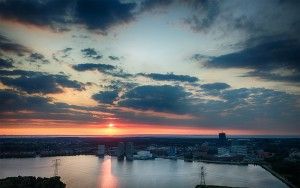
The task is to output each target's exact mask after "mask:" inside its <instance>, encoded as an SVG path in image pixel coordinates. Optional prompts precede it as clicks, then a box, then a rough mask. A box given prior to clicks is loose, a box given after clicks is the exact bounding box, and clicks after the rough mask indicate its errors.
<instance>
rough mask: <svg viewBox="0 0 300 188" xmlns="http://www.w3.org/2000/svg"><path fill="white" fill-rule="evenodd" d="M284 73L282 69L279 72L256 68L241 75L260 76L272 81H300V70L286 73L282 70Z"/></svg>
mask: <svg viewBox="0 0 300 188" xmlns="http://www.w3.org/2000/svg"><path fill="white" fill-rule="evenodd" d="M282 73H283V74H280V69H279V71H278V72H271V71H267V70H255V71H250V72H247V73H245V74H244V75H242V76H241V77H259V78H261V79H263V80H270V81H279V82H295V83H297V82H300V72H299V71H292V72H290V73H288V74H284V70H282Z"/></svg>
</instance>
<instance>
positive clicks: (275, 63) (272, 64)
mask: <svg viewBox="0 0 300 188" xmlns="http://www.w3.org/2000/svg"><path fill="white" fill-rule="evenodd" d="M299 52H300V43H299V41H298V40H293V39H286V40H276V41H268V42H265V43H263V44H258V45H257V46H254V47H249V48H245V49H243V50H241V51H238V52H234V53H230V54H225V55H221V56H217V57H213V58H212V59H211V61H209V62H208V63H207V64H206V66H207V67H215V68H235V67H237V68H255V69H274V68H280V67H281V68H282V67H286V68H295V69H297V70H300V65H299V63H298V62H299V61H300V53H299Z"/></svg>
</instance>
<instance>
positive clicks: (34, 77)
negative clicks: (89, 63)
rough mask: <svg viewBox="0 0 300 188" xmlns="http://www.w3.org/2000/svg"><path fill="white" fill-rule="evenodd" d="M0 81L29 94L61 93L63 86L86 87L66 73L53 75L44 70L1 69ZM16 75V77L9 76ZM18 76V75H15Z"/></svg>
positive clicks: (79, 88)
mask: <svg viewBox="0 0 300 188" xmlns="http://www.w3.org/2000/svg"><path fill="white" fill-rule="evenodd" d="M0 75H1V77H0V81H1V82H2V83H3V84H4V85H6V86H10V87H13V88H17V89H19V90H21V91H25V92H27V93H29V94H32V93H43V94H47V93H61V92H63V90H62V88H63V87H67V88H74V89H77V90H82V89H84V87H83V84H82V83H80V82H78V81H75V80H69V78H68V76H65V75H57V74H55V75H53V74H47V73H42V72H33V71H21V70H14V71H3V70H2V71H0ZM9 76H14V77H9ZM15 76H18V77H15Z"/></svg>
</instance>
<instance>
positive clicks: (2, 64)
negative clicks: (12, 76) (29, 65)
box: [0, 58, 14, 69]
mask: <svg viewBox="0 0 300 188" xmlns="http://www.w3.org/2000/svg"><path fill="white" fill-rule="evenodd" d="M13 67H14V66H13V61H12V59H2V58H0V69H1V68H13Z"/></svg>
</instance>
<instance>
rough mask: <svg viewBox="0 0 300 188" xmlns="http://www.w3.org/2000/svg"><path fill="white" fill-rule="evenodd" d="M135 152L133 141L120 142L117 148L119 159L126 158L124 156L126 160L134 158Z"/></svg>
mask: <svg viewBox="0 0 300 188" xmlns="http://www.w3.org/2000/svg"><path fill="white" fill-rule="evenodd" d="M133 153H134V147H133V143H132V142H126V143H124V142H119V144H118V149H117V157H118V160H124V157H126V160H129V161H131V160H133Z"/></svg>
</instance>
